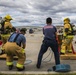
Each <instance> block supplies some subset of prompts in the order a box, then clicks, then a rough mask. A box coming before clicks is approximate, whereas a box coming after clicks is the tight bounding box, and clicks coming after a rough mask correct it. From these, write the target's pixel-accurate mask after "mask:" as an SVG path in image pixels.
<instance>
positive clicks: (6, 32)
mask: <svg viewBox="0 0 76 75" xmlns="http://www.w3.org/2000/svg"><path fill="white" fill-rule="evenodd" d="M11 20H12V17H11V16H10V15H6V16H5V17H4V18H3V21H2V27H1V38H2V39H1V40H2V47H3V45H4V44H5V43H6V42H7V40H8V38H9V36H10V32H11V29H12V27H13V26H12V24H11V22H10V21H11ZM1 50H2V53H1V54H3V53H4V51H3V50H4V49H3V48H1Z"/></svg>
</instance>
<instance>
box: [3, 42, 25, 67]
mask: <svg viewBox="0 0 76 75" xmlns="http://www.w3.org/2000/svg"><path fill="white" fill-rule="evenodd" d="M3 48H4V50H5V53H6V54H7V58H6V64H7V65H8V66H9V65H13V56H14V55H16V56H17V57H18V62H17V65H16V66H17V67H18V68H23V66H24V62H25V59H26V55H25V53H24V49H23V48H22V47H20V46H18V45H17V44H16V43H15V42H7V43H6V44H5V45H4V46H3Z"/></svg>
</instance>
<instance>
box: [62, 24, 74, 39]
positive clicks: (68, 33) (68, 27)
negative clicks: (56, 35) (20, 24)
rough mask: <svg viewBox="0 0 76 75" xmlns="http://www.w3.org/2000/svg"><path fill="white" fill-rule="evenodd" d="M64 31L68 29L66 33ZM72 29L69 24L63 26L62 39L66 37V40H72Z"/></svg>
mask: <svg viewBox="0 0 76 75" xmlns="http://www.w3.org/2000/svg"><path fill="white" fill-rule="evenodd" d="M65 29H68V31H67V32H66V31H65ZM72 32H73V29H72V27H71V24H69V23H68V24H65V25H64V29H63V37H66V38H73V36H74V35H73V33H72Z"/></svg>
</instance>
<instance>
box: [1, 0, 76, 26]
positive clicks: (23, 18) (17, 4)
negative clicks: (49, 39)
mask: <svg viewBox="0 0 76 75" xmlns="http://www.w3.org/2000/svg"><path fill="white" fill-rule="evenodd" d="M6 14H10V15H11V16H12V18H13V20H12V21H11V22H12V24H13V25H14V26H15V25H16V26H18V25H25V26H26V25H37V26H44V25H45V24H46V22H45V20H46V18H47V17H51V18H52V19H53V24H54V25H63V19H64V18H65V17H69V18H70V19H71V22H72V23H75V24H76V21H75V20H76V0H59V1H58V0H0V16H2V17H4V16H5V15H6Z"/></svg>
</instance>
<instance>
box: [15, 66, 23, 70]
mask: <svg viewBox="0 0 76 75" xmlns="http://www.w3.org/2000/svg"><path fill="white" fill-rule="evenodd" d="M16 68H17V70H18V71H23V70H25V67H24V66H23V68H19V67H16Z"/></svg>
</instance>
